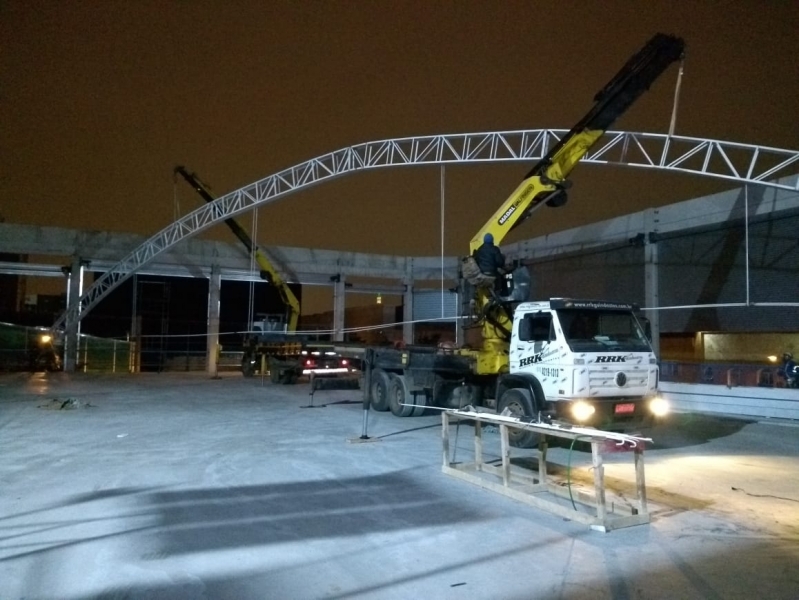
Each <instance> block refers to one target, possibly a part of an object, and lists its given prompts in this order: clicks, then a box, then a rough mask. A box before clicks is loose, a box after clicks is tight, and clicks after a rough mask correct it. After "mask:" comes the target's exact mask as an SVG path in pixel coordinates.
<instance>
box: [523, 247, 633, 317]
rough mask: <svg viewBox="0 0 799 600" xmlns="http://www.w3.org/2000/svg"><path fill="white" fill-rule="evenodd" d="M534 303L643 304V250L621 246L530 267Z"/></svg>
mask: <svg viewBox="0 0 799 600" xmlns="http://www.w3.org/2000/svg"><path fill="white" fill-rule="evenodd" d="M528 266H529V269H530V276H531V285H530V288H531V292H530V299H531V300H544V299H547V298H558V297H566V298H568V297H572V298H590V299H602V300H618V301H623V302H636V303H638V304H640V305H643V303H644V249H643V247H641V246H634V245H630V246H622V247H616V248H612V249H607V248H606V249H603V250H601V251H598V252H597V251H594V252H593V253H591V254H580V255H576V256H568V257H562V258H554V259H551V260H547V261H544V262H533V263H529V264H528Z"/></svg>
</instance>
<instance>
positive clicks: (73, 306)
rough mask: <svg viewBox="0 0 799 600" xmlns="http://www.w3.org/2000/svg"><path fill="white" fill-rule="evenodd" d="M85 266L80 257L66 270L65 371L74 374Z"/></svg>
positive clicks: (73, 258) (73, 260)
mask: <svg viewBox="0 0 799 600" xmlns="http://www.w3.org/2000/svg"><path fill="white" fill-rule="evenodd" d="M83 266H84V263H83V261H81V259H80V257H79V256H73V257H72V264H71V265H70V266H69V267H66V268H65V269H64V273H66V275H67V314H66V321H65V322H64V371H66V372H67V373H74V372H75V367H76V366H77V363H78V351H79V350H80V348H79V344H78V340H79V339H80V337H79V336H80V297H81V294H82V293H83Z"/></svg>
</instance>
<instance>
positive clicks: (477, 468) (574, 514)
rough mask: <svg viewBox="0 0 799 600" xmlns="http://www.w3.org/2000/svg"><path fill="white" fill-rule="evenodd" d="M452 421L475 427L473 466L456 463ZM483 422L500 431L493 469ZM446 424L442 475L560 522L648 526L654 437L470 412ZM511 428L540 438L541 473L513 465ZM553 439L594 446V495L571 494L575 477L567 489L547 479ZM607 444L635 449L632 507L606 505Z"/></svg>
mask: <svg viewBox="0 0 799 600" xmlns="http://www.w3.org/2000/svg"><path fill="white" fill-rule="evenodd" d="M451 420H455V421H460V420H468V421H472V422H473V423H474V462H471V463H456V462H454V461H453V460H451V459H450V441H449V429H450V427H449V426H450V421H451ZM484 423H487V424H491V425H496V426H498V427H499V433H500V452H501V464H500V465H494V464H490V463H488V462H485V460H484V455H483V424H484ZM441 425H442V429H441V437H442V442H443V459H444V462H443V465H442V471H443V472H444V473H446V474H447V475H452V476H453V477H457V478H459V479H463V480H464V481H468V482H470V483H474V484H475V485H478V486H480V487H482V488H485V489H487V490H491V491H494V492H497V493H500V494H503V495H505V496H508V497H510V498H513V499H515V500H518V501H520V502H524V503H525V504H529V505H531V506H534V507H536V508H540V509H543V510H546V511H549V512H551V513H553V514H556V515H558V516H560V517H563V518H566V519H571V520H574V521H579V522H581V523H585V524H587V525H590V526H591V529H593V530H596V531H603V532H607V531H610V530H612V529H620V528H622V527H631V526H633V525H644V524H646V523H649V511H648V509H647V504H646V480H645V477H644V453H643V450H644V443H646V442H647V441H648V442H651V441H652V440H651V439H649V438H642V437H636V436H630V435H625V434H620V433H613V432H607V431H600V430H598V429H589V428H584V427H572V428H565V427H562V426H558V425H549V424H546V423H527V422H524V421H521V420H520V419H518V418H516V417H508V416H503V415H496V414H493V413H483V412H476V411H473V410H466V409H461V410H445V411H443V412H442V413H441ZM510 428H514V429H524V430H527V431H535V432H536V433H539V434H541V442H540V444H539V447H538V451H537V458H538V460H537V462H538V470H537V471H532V470H529V469H522V468H519V467H515V466H514V465H512V464H511V446H510V443H509V436H508V430H509V429H510ZM548 436H554V437H559V438H564V439H568V440H572V442H575V441H581V442H588V443H590V444H591V455H592V459H593V460H592V463H593V466H592V468H593V472H594V493H593V494H588V493H586V492H582V491H578V490H574V489H572V482H571V480H570V478H569V480H568V481H567V485H566V487H565V488H564V487H563V486H562V485H559V484H558V483H556V481H555V480H554V479H553V478H552V477H551V476H549V475H548V473H547V457H546V455H547V437H548ZM606 444H615V445H618V446H620V447H624V448H626V449H630V450H631V451H632V453H633V457H634V468H635V484H636V485H635V488H636V496H637V497H636V500H635V501H634V502H633V503H632V504H633V506H629V505H628V506H622V505H621V504H619V503H608V502H607V501H606V494H605V477H604V465H603V461H602V448H603V446H605V445H606ZM564 499H567V500H570V502H571V504H569V503H568V502H564Z"/></svg>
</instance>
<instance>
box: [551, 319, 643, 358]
mask: <svg viewBox="0 0 799 600" xmlns="http://www.w3.org/2000/svg"><path fill="white" fill-rule="evenodd" d="M558 320H559V321H560V325H561V327H562V328H563V334H564V335H565V336H566V341H568V342H569V346H570V347H571V349H572V351H573V352H602V351H608V350H615V351H619V352H651V350H652V347H651V345H650V344H649V340H648V339H647V338H646V334H645V333H644V330H643V329H642V327H641V325H640V324H639V323H638V320H637V319H636V318H635V316H634V315H633V314H632V313H628V312H624V311H614V310H583V309H560V310H558Z"/></svg>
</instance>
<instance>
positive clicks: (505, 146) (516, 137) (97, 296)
mask: <svg viewBox="0 0 799 600" xmlns="http://www.w3.org/2000/svg"><path fill="white" fill-rule="evenodd" d="M566 133H567V130H565V129H531V130H524V131H507V132H493V133H466V134H451V135H434V136H422V137H412V138H401V139H393V140H383V141H377V142H368V143H364V144H359V145H357V146H351V147H348V148H343V149H341V150H336V151H335V152H330V153H329V154H325V155H322V156H319V157H317V158H312V159H311V160H308V161H306V162H304V163H300V164H298V165H295V166H293V167H290V168H288V169H284V170H283V171H280V172H278V173H275V174H274V175H270V176H269V177H266V178H264V179H261V180H260V181H256V182H255V183H252V184H250V185H248V186H245V187H243V188H241V189H238V190H236V191H233V192H230V193H228V194H226V195H224V196H221V197H220V198H218V199H217V200H216V201H215V202H214V203H212V204H206V205H205V206H202V207H200V208H198V209H197V210H195V211H194V212H191V213H189V214H187V215H185V216H183V217H181V218H180V219H179V220H177V221H175V222H174V223H172V224H171V225H169V226H168V227H166V228H165V229H162V230H161V231H159V232H158V233H156V234H155V235H154V236H153V237H151V238H150V239H149V240H147V241H146V242H144V243H143V244H142V245H141V246H140V247H139V248H137V249H136V250H134V251H133V252H131V253H130V254H129V255H127V256H126V257H125V258H123V259H122V260H121V261H120V262H119V263H117V264H116V265H115V266H114V267H113V268H112V269H111V270H110V271H108V272H106V273H105V274H103V275H102V276H101V277H100V278H99V279H97V280H96V281H95V282H94V284H93V285H92V286H91V287H90V288H89V289H88V290H87V291H86V293H85V294H84V295H83V297H82V298H81V302H80V303H76V305H75V306H74V307H72V308H70V309H69V316H71V317H78V318H82V317H83V316H84V315H85V314H86V313H88V312H89V311H90V310H91V309H92V308H94V306H96V305H97V304H98V303H99V302H100V300H101V299H102V298H103V297H104V296H105V295H106V294H108V293H109V292H110V291H111V290H113V289H114V288H115V287H117V286H118V285H119V284H120V283H122V282H123V281H124V280H125V279H127V278H128V277H129V276H130V275H132V274H133V273H134V272H136V270H137V269H139V268H140V267H142V266H144V265H145V264H147V263H148V262H149V261H151V260H152V259H153V258H155V257H156V256H157V255H159V254H161V253H162V252H164V251H165V250H167V249H169V248H171V247H172V246H174V245H175V244H177V243H178V242H180V241H182V240H184V239H187V238H189V237H191V236H193V235H195V234H197V233H199V232H200V231H202V230H204V229H207V228H209V227H211V226H212V225H214V224H216V223H219V222H220V221H223V220H224V219H227V218H230V217H233V216H236V215H238V214H241V213H244V212H247V211H250V210H252V209H253V208H255V207H256V206H259V205H262V204H266V203H269V202H271V201H273V200H277V199H278V198H280V197H282V196H285V195H287V194H290V193H291V192H294V191H296V190H299V189H302V188H305V187H308V186H311V185H313V184H316V183H320V182H322V181H326V180H328V179H332V178H334V177H339V176H341V175H346V174H348V173H353V172H355V171H363V170H367V169H378V168H384V167H399V166H408V165H436V164H449V163H481V162H514V161H525V162H529V161H535V160H540V159H541V158H542V157H543V156H545V155H546V154H547V153H548V152H549V150H550V149H551V148H552V147H553V146H554V145H555V144H557V143H558V142H559V141H560V139H561V137H562V136H563V135H565V134H566ZM582 162H586V163H595V164H618V165H626V166H631V167H638V168H645V169H659V170H665V171H679V172H684V173H691V174H695V175H702V176H708V177H715V178H721V179H727V180H730V181H735V182H738V183H741V184H756V185H764V186H768V187H774V188H780V189H787V190H792V191H794V190H797V189H799V183H797V185H796V186H786V185H781V184H779V183H776V182H775V180H776V179H777V178H780V177H782V176H787V175H791V174H793V173H794V172H795V171H796V170H799V151H794V150H783V149H779V148H769V147H765V146H751V145H748V144H739V143H734V142H723V141H719V140H709V139H699V138H688V137H681V136H671V137H669V136H666V135H663V134H652V133H631V132H620V131H608V132H606V133H605V135H604V136H603V137H602V138H601V139H600V140H599V141H598V142H597V144H596V145H595V146H594V148H593V149H592V151H591V152H590V153H589V154H588V155H587V156H586V157H584V158H583V160H582ZM791 169H793V171H792V170H791ZM511 187H512V186H509V189H510V188H511ZM78 307H80V312H79V314H78ZM66 318H67V313H64V314H62V315H61V316H60V317H59V319H58V320H57V321H56V323H55V324H54V328H56V329H58V328H61V327H62V326H63V324H64V322H65V321H66Z"/></svg>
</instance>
